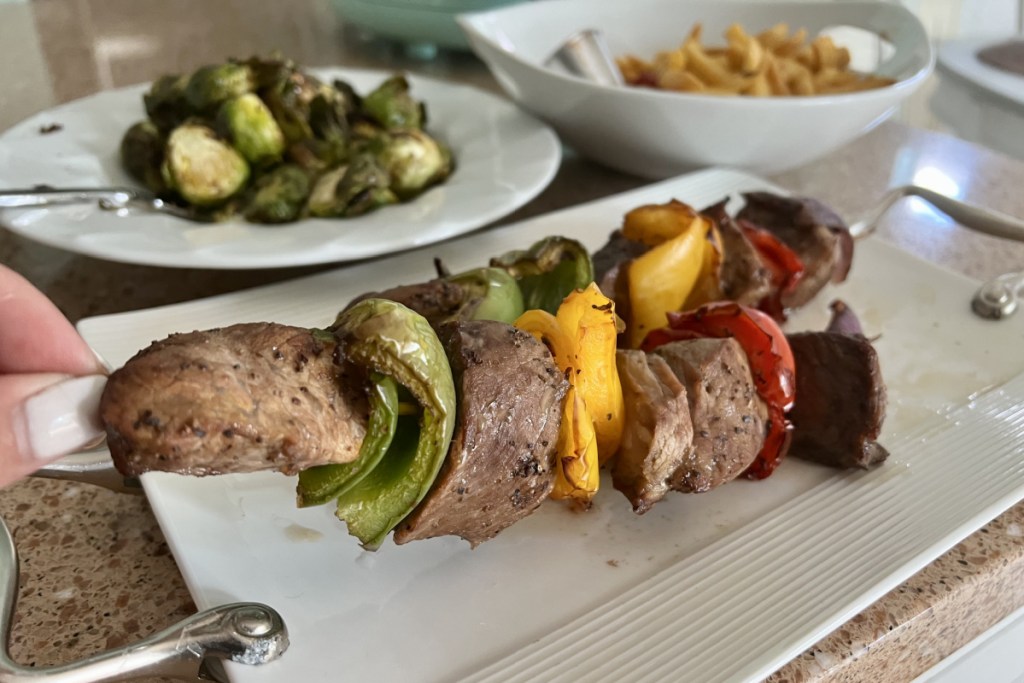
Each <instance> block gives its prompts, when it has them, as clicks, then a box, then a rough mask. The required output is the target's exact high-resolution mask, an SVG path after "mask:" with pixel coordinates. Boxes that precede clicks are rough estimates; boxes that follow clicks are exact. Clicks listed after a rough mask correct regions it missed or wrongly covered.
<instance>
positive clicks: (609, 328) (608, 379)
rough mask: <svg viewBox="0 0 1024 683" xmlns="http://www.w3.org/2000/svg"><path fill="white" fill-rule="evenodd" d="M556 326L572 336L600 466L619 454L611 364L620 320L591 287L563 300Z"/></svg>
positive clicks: (620, 423)
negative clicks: (595, 437) (617, 452)
mask: <svg viewBox="0 0 1024 683" xmlns="http://www.w3.org/2000/svg"><path fill="white" fill-rule="evenodd" d="M555 317H556V318H557V320H558V324H559V326H560V327H561V328H562V329H563V330H565V331H566V332H568V334H569V335H570V336H572V335H575V343H576V349H577V355H578V357H579V359H580V367H581V369H582V372H580V373H579V374H578V375H577V377H576V381H575V385H576V388H577V390H578V391H579V393H580V395H581V396H582V398H583V402H584V403H585V404H586V406H587V412H588V413H589V414H590V416H591V418H592V419H593V422H594V431H595V432H596V433H597V452H598V457H599V460H600V462H601V464H604V463H605V462H607V461H608V459H609V458H611V457H612V456H613V455H615V453H616V451H618V450H619V443H620V442H621V441H622V430H623V428H624V425H625V413H626V410H625V406H624V405H623V401H622V383H621V382H620V381H619V371H618V368H617V366H616V364H615V345H616V340H617V337H618V333H619V331H620V325H621V322H622V321H621V320H620V319H619V317H618V316H617V315H616V314H615V302H614V301H612V300H611V299H609V298H608V297H606V296H605V295H604V294H602V293H601V290H600V289H598V287H597V285H596V284H594V283H591V284H590V285H589V286H588V287H587V288H586V289H582V290H576V291H575V292H572V293H570V294H569V296H567V297H565V300H564V301H563V302H562V305H561V306H560V307H559V308H558V313H557V314H556V316H555Z"/></svg>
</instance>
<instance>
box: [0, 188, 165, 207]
mask: <svg viewBox="0 0 1024 683" xmlns="http://www.w3.org/2000/svg"><path fill="white" fill-rule="evenodd" d="M150 197H151V195H150V194H149V193H148V192H143V191H141V190H138V189H135V188H131V187H67V188H56V187H46V186H40V187H28V188H21V189H14V190H0V208H3V209H15V208H24V207H32V206H57V205H61V204H83V203H90V202H97V201H101V200H106V201H108V202H111V203H112V204H126V203H128V202H129V201H132V200H137V199H148V198H150Z"/></svg>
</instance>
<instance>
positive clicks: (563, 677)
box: [79, 170, 1024, 683]
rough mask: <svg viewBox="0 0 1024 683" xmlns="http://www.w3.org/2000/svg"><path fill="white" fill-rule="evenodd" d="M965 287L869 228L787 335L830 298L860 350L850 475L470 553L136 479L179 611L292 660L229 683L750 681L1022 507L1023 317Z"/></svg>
mask: <svg viewBox="0 0 1024 683" xmlns="http://www.w3.org/2000/svg"><path fill="white" fill-rule="evenodd" d="M755 189H773V188H772V186H771V185H770V184H768V183H767V182H766V181H763V180H760V179H758V178H756V177H752V176H748V175H744V174H740V173H736V172H733V171H722V170H710V171H705V172H702V173H698V174H694V175H691V176H685V177H681V178H677V179H673V180H669V181H665V182H663V183H659V184H656V185H652V186H649V187H646V188H642V189H639V190H635V191H632V192H628V193H625V194H622V195H618V196H614V197H611V198H607V199H604V200H601V201H598V202H594V203H590V204H586V205H583V206H579V207H575V208H571V209H568V210H564V211H561V212H558V213H554V214H550V215H546V216H542V217H539V218H536V219H532V220H529V221H526V222H523V223H520V224H517V225H514V226H509V227H506V228H502V229H498V230H491V231H487V232H484V233H481V234H478V235H473V236H467V237H465V238H462V239H459V240H455V241H451V242H447V243H444V244H438V245H435V246H434V247H431V248H428V249H422V250H417V251H414V252H408V253H405V254H401V255H398V256H396V257H393V258H390V259H387V260H384V261H381V262H378V263H373V264H360V265H356V266H353V267H350V268H342V269H338V270H336V271H333V272H328V273H324V274H320V275H317V276H314V277H310V278H304V279H301V280H295V281H291V282H288V283H284V284H278V285H273V286H268V287H263V288H260V289H255V290H251V291H247V292H239V293H236V294H231V295H227V296H221V297H217V298H212V299H206V300H201V301H195V302H190V303H187V304H180V305H175V306H170V307H165V308H159V309H153V310H148V311H139V312H134V313H126V314H120V315H114V316H106V317H102V318H94V319H89V320H84V321H82V322H81V323H80V325H79V328H80V330H81V331H82V333H83V334H84V335H85V337H86V339H87V340H88V341H89V342H90V343H91V344H92V345H93V347H94V348H95V349H96V350H97V351H98V352H99V353H100V354H102V356H103V357H104V358H105V359H107V360H108V361H109V362H111V363H112V364H114V365H115V366H116V365H119V364H122V363H123V362H124V361H125V360H126V359H127V358H128V357H130V356H131V355H132V354H133V353H134V352H135V351H136V350H138V349H139V348H142V347H144V346H145V345H147V344H148V343H149V342H150V341H151V340H153V339H156V338H159V337H162V336H164V335H166V334H168V333H170V332H174V331H181V330H192V329H196V328H206V327H214V326H218V325H224V324H228V323H234V322H242V321H253V320H274V321H278V322H282V323H290V324H297V325H307V326H317V325H322V324H323V323H324V321H329V320H331V319H333V317H334V314H335V312H336V311H337V310H338V309H339V308H340V307H341V306H343V305H344V303H345V302H346V301H347V300H348V299H349V298H350V297H352V296H354V295H356V294H359V293H362V292H364V291H367V290H371V289H381V288H384V287H386V286H389V285H393V284H397V283H399V282H406V283H411V282H416V281H421V280H424V279H428V278H430V277H431V276H432V274H433V263H432V259H433V257H434V256H440V257H441V258H443V259H444V260H445V262H446V263H448V264H449V266H450V267H451V268H452V269H453V270H461V269H466V268H469V267H473V266H477V265H480V264H483V263H486V262H487V260H488V258H489V257H491V256H492V255H495V254H498V253H501V252H503V251H505V250H508V249H513V248H521V247H525V246H528V245H529V244H530V243H532V242H533V241H534V240H535V239H538V238H540V237H543V236H547V235H550V234H563V235H569V236H573V237H576V238H578V239H580V240H581V241H583V242H584V243H585V244H586V245H587V246H588V247H589V248H591V249H596V248H598V247H599V246H601V244H603V242H604V240H605V239H606V237H607V235H608V233H609V232H610V231H611V230H613V229H614V228H616V227H617V226H618V225H619V224H620V222H621V218H622V216H623V214H624V213H625V212H626V211H627V210H629V209H631V208H634V207H636V206H638V205H640V204H643V203H648V202H662V201H666V200H668V199H670V198H678V199H681V200H683V201H687V202H690V203H692V204H694V205H696V206H704V205H707V204H710V203H713V202H715V201H717V200H719V199H721V198H722V197H723V196H725V195H727V194H732V195H734V196H735V195H736V194H737V193H739V192H743V191H750V190H755ZM851 218H853V217H851ZM922 220H925V219H922ZM398 273H401V275H400V276H399V275H397V274H398ZM976 286H977V283H975V282H972V281H970V280H968V279H966V278H964V277H961V276H958V275H955V274H952V273H949V272H947V271H943V270H940V269H938V268H936V267H934V266H932V265H929V264H927V263H925V262H923V261H919V260H917V259H915V258H914V257H912V256H910V255H909V254H907V253H905V252H902V251H900V250H898V249H896V248H895V247H892V246H890V245H888V244H886V243H885V242H882V241H879V240H877V239H876V238H869V239H866V240H863V241H861V242H859V243H858V244H857V253H856V256H855V258H854V264H853V270H852V273H851V276H850V279H849V280H848V281H847V282H846V283H845V284H843V285H840V286H838V287H832V288H830V290H828V291H826V292H823V293H822V294H821V295H820V296H819V297H818V298H817V299H816V300H815V301H814V302H812V303H811V304H810V305H809V306H807V307H806V308H805V309H804V310H802V311H801V312H800V313H799V314H798V315H797V316H795V317H794V318H792V319H791V321H790V323H789V324H788V329H790V330H800V329H820V328H822V327H823V326H824V324H825V322H826V320H827V317H828V303H829V301H830V300H831V299H832V298H833V297H836V296H840V297H842V298H843V299H844V300H845V301H847V302H848V303H849V304H850V305H851V306H852V307H853V308H854V310H856V311H857V313H858V314H859V315H860V317H861V319H862V322H863V323H864V326H865V331H866V333H867V334H869V335H880V337H879V338H878V339H877V341H876V348H877V349H878V352H879V357H880V360H881V365H882V370H883V374H884V375H885V377H886V380H887V382H888V385H889V411H888V416H887V419H886V423H885V428H884V431H883V437H882V442H883V443H884V444H885V445H886V446H888V447H889V448H890V450H891V452H892V457H891V459H890V460H889V461H888V462H887V463H886V464H885V465H883V466H882V467H880V468H878V469H875V470H873V471H870V472H861V471H857V472H837V471H835V470H829V469H826V468H823V467H819V466H816V465H812V464H810V463H806V462H802V461H798V460H793V459H789V460H787V461H785V462H784V463H783V464H782V466H781V467H780V468H779V469H778V470H777V471H776V472H775V474H773V475H772V477H771V478H769V479H766V480H764V481H761V482H752V481H746V480H742V481H735V482H732V483H729V484H728V485H726V486H723V487H721V488H719V489H717V490H715V491H712V492H710V493H707V494H700V495H689V496H687V495H681V494H680V495H672V496H670V497H669V498H667V499H666V500H664V501H663V502H661V503H659V504H658V505H657V507H655V508H654V509H653V510H652V511H650V512H648V513H647V514H646V515H644V516H637V515H634V514H633V513H632V511H631V509H630V506H629V504H628V502H627V501H626V499H625V498H624V497H623V496H622V495H621V494H619V493H618V492H616V491H614V490H613V489H612V488H611V486H610V485H609V484H610V482H609V481H607V480H604V481H603V482H602V486H603V489H602V491H601V493H600V494H599V495H598V497H597V502H596V504H595V506H594V508H593V509H592V510H590V511H589V512H588V513H586V514H577V513H572V512H569V511H567V510H566V509H564V507H563V506H561V505H559V504H557V503H554V502H548V503H546V504H545V505H544V506H542V508H541V509H540V510H539V511H538V512H537V513H535V514H534V515H532V516H530V517H528V518H527V519H525V520H523V521H521V522H519V523H517V524H516V525H514V526H513V527H511V528H509V529H507V530H505V531H504V532H502V533H501V534H500V535H499V536H498V537H497V538H496V539H494V540H492V541H489V542H487V543H484V544H483V545H481V546H480V547H478V548H477V549H475V550H470V548H469V546H468V544H467V543H465V542H463V541H461V540H459V539H456V538H440V539H432V540H429V541H419V542H416V543H412V544H409V545H405V546H395V545H394V544H392V543H390V542H386V543H385V544H384V546H383V547H382V549H381V550H380V551H378V552H377V553H365V552H363V551H361V550H360V549H359V546H358V543H357V542H356V541H355V539H353V538H352V537H350V536H348V535H347V534H346V533H345V530H344V528H343V526H342V525H341V524H340V523H339V522H338V521H337V520H336V519H335V518H334V517H333V514H332V510H331V509H330V508H329V507H322V508H313V509H305V510H298V509H296V508H295V507H294V481H293V480H291V479H288V478H285V477H283V476H280V475H277V474H258V475H236V476H225V477H211V478H207V479H191V478H187V477H179V476H175V475H161V474H155V475H146V476H144V477H143V483H144V485H145V488H146V491H147V494H148V495H149V498H150V501H151V503H152V506H153V509H154V511H155V512H156V514H157V516H158V518H159V520H160V524H161V526H162V528H163V530H164V532H165V534H166V536H167V539H168V542H169V544H170V546H171V548H172V550H173V552H174V556H175V558H176V560H177V561H178V564H179V566H180V567H181V570H182V572H183V574H184V576H185V579H186V581H187V582H188V585H189V588H190V590H191V591H192V594H193V596H194V597H195V600H196V604H197V605H198V606H199V607H201V608H204V607H209V606H212V605H216V604H221V603H226V602H231V601H235V600H255V601H260V602H265V603H267V604H270V605H272V606H274V607H275V608H276V609H278V610H279V611H280V612H281V613H282V615H283V616H284V618H285V620H286V621H287V624H288V627H289V630H290V633H291V642H292V645H291V649H290V650H289V651H288V652H287V653H286V654H285V656H284V657H283V658H282V659H281V660H280V661H278V662H275V663H273V664H271V665H269V666H266V667H263V668H255V669H253V668H247V667H244V666H239V665H231V667H230V671H229V673H230V675H231V677H232V680H234V681H236V683H257V682H264V681H303V682H305V683H316V682H319V681H324V682H327V681H332V682H333V681H338V680H351V681H450V680H455V679H463V678H465V679H468V680H487V681H502V682H505V681H534V680H544V681H581V680H586V681H616V682H617V681H658V682H660V681H666V680H672V681H683V682H687V681H695V682H698V683H706V682H708V681H725V680H728V681H745V680H759V679H760V678H762V677H764V676H765V675H766V674H768V673H769V672H771V671H772V670H774V669H775V668H777V667H778V666H780V665H782V664H783V663H785V662H786V661H788V660H789V659H791V658H792V657H794V656H795V655H797V654H798V653H799V652H801V651H802V650H803V649H804V648H806V647H808V646H810V645H811V644H813V643H814V642H816V640H818V639H819V638H821V637H822V636H823V635H825V634H826V633H828V632H830V631H831V630H832V629H833V628H835V627H837V626H838V625H840V624H841V623H843V622H844V621H846V620H847V619H849V618H850V617H852V616H853V615H854V614H856V613H857V612H859V611H861V610H862V609H864V608H865V607H867V606H868V605H869V604H870V603H871V602H873V601H875V600H876V599H878V598H879V597H881V596H882V595H883V594H884V593H885V592H887V591H888V590H890V589H891V588H893V587H895V586H896V585H897V584H898V583H899V582H901V581H903V580H905V579H906V578H908V577H909V576H911V575H912V574H913V573H914V572H916V571H918V570H919V569H921V568H922V567H924V566H925V565H926V564H927V563H929V562H930V561H932V560H933V559H934V558H935V557H937V556H938V555H940V554H941V553H942V552H944V551H945V550H946V549H948V548H949V547H951V546H952V545H954V544H955V543H956V542H957V541H959V540H960V539H962V538H963V537H965V536H967V535H969V534H970V533H971V532H973V531H974V530H976V529H977V528H978V527H980V526H981V525H983V524H984V523H985V522H987V521H989V520H990V519H992V518H994V517H995V516H997V515H998V514H999V513H1000V512H1001V511H1003V510H1004V509H1006V508H1007V507H1009V506H1010V505H1012V504H1013V503H1015V502H1016V501H1018V500H1020V499H1021V498H1022V497H1024V468H1022V467H1021V464H1020V463H1021V462H1022V461H1024V376H1021V373H1022V371H1024V357H1022V356H1020V354H1016V355H1014V354H1010V353H1008V350H1009V349H1019V348H1021V346H1022V342H1024V318H1021V317H1019V316H1018V317H1017V318H1016V319H1014V318H1011V319H1008V320H1006V321H1003V322H1000V323H993V322H990V321H983V320H980V319H978V318H975V317H973V316H972V315H971V313H970V308H969V305H968V302H969V300H970V297H971V294H972V293H973V291H974V289H975V288H976ZM895 293H898V296H897V295H894V294H895ZM1014 377H1016V379H1015V380H1012V381H1010V382H1009V383H1007V381H1008V380H1011V378H1014ZM993 387H999V388H997V389H995V390H992V391H989V390H990V389H992V388H993Z"/></svg>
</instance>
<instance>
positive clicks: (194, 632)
mask: <svg viewBox="0 0 1024 683" xmlns="http://www.w3.org/2000/svg"><path fill="white" fill-rule="evenodd" d="M33 476H36V477H43V478H48V479H62V480H66V481H76V482H81V483H86V484H93V485H96V486H102V487H104V488H107V489H110V490H111V491H116V492H119V493H132V494H142V493H143V491H142V486H141V484H140V482H139V480H138V479H135V478H132V477H125V476H123V475H121V474H120V473H119V472H118V471H117V470H116V469H114V463H113V461H112V460H111V459H110V453H109V452H108V451H107V449H106V447H105V445H104V444H103V443H100V444H99V445H98V446H97V447H95V448H94V449H92V450H89V451H84V452H82V453H76V454H74V455H70V456H68V457H66V458H64V459H62V460H60V461H58V462H56V463H52V464H50V465H48V466H46V467H44V468H42V469H41V470H38V471H37V472H35V473H34V474H33ZM17 587H18V561H17V553H16V551H15V548H14V541H13V539H12V538H11V535H10V532H9V531H8V530H7V527H6V526H5V525H4V522H3V520H2V519H0V683H29V682H30V681H31V682H32V683H44V682H45V683H101V682H105V681H127V680H134V679H136V678H140V677H142V676H166V677H171V678H178V679H181V680H186V681H220V682H221V683H227V680H228V679H227V677H226V675H225V673H224V670H223V667H222V665H221V661H222V660H226V659H229V660H231V661H235V662H240V663H242V664H250V665H260V664H266V663H268V662H271V661H273V660H275V659H277V658H278V657H280V656H281V655H282V654H283V653H284V651H285V650H287V649H288V631H287V628H286V627H285V623H284V620H283V619H282V618H281V615H280V614H278V613H277V612H276V611H275V610H274V609H273V608H271V607H268V606H267V605H263V604H259V603H252V602H240V603H233V604H229V605H221V606H219V607H214V608H212V609H208V610H206V611H203V612H199V613H198V614H195V615H193V616H191V617H189V618H188V619H185V620H184V621H181V622H179V623H177V624H175V625H173V626H171V627H169V628H167V629H165V630H163V631H161V632H160V633H157V634H155V635H152V636H150V637H149V638H146V639H145V640H142V641H139V642H137V643H134V644H132V645H126V646H125V647H122V648H118V649H116V650H110V651H108V652H103V653H100V654H97V655H93V656H92V657H88V658H86V659H83V660H81V661H78V662H74V663H72V664H65V665H62V666H56V667H50V668H46V669H40V668H27V667H22V666H19V665H18V664H16V663H14V662H13V661H12V660H11V659H10V657H9V656H8V654H7V652H6V650H5V648H4V647H3V645H4V644H5V643H7V642H8V637H9V633H10V623H11V616H12V614H13V613H14V603H15V597H16V595H17Z"/></svg>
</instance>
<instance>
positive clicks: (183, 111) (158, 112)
mask: <svg viewBox="0 0 1024 683" xmlns="http://www.w3.org/2000/svg"><path fill="white" fill-rule="evenodd" d="M187 84H188V76H178V75H171V76H161V77H160V78H158V79H157V80H156V81H154V82H153V85H152V86H150V88H149V92H147V93H146V94H145V95H143V96H142V102H143V104H144V105H145V107H146V114H147V115H148V116H149V118H150V120H151V121H152V122H153V123H154V124H156V126H157V127H158V128H159V129H160V130H162V131H165V132H166V131H169V130H171V129H172V128H174V127H175V126H178V125H180V124H182V123H184V122H185V120H186V119H188V117H190V116H192V114H193V111H192V107H191V106H190V105H189V103H188V101H187V100H186V99H185V86H186V85H187Z"/></svg>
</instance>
